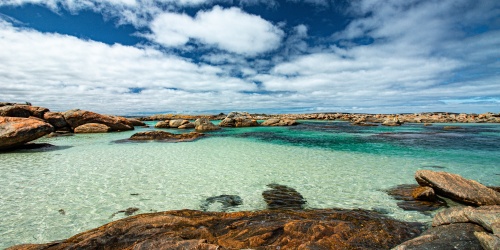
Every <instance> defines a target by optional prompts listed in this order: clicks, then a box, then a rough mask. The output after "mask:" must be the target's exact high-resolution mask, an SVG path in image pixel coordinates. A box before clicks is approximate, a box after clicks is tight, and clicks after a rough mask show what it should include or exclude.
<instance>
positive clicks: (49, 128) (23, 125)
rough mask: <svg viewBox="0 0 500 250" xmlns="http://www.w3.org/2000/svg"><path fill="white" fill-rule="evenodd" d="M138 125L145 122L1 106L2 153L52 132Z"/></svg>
mask: <svg viewBox="0 0 500 250" xmlns="http://www.w3.org/2000/svg"><path fill="white" fill-rule="evenodd" d="M135 124H144V123H142V122H140V121H134V120H129V119H126V118H124V117H119V116H110V115H101V114H98V113H94V112H90V111H85V110H79V109H75V110H69V111H66V112H50V110H49V109H47V108H44V107H36V106H31V105H28V104H15V103H0V127H1V128H2V129H1V130H0V150H6V149H12V148H13V147H17V146H20V145H23V144H25V143H27V142H30V141H33V140H36V139H38V138H40V137H42V136H44V135H47V134H50V133H51V132H58V133H54V134H52V135H57V134H64V133H67V132H74V133H105V132H111V131H124V130H133V129H134V125H135Z"/></svg>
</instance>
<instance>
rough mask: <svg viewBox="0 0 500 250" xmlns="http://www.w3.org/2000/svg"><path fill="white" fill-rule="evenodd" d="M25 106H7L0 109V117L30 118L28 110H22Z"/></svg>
mask: <svg viewBox="0 0 500 250" xmlns="http://www.w3.org/2000/svg"><path fill="white" fill-rule="evenodd" d="M24 106H25V105H22V106H20V105H9V106H3V107H0V116H8V117H24V118H28V117H30V116H31V114H30V112H29V110H27V109H25V108H24Z"/></svg>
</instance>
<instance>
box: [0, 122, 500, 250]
mask: <svg viewBox="0 0 500 250" xmlns="http://www.w3.org/2000/svg"><path fill="white" fill-rule="evenodd" d="M299 122H300V124H299V125H297V126H291V127H252V128H223V129H222V130H219V131H215V132H208V133H206V134H207V136H206V137H205V138H201V139H199V140H196V141H193V142H180V143H166V142H143V143H136V142H133V143H132V142H123V141H122V140H123V139H127V138H129V137H130V136H131V135H132V134H134V133H136V132H141V131H148V130H155V128H153V126H154V124H155V122H148V124H149V125H150V126H151V127H150V128H142V127H136V130H134V131H127V132H117V133H107V134H76V135H74V136H67V137H56V138H41V139H39V140H37V141H36V142H38V143H50V144H52V145H54V147H51V148H41V149H32V150H19V151H13V152H6V153H0V183H1V185H0V191H1V192H0V248H5V247H8V246H12V245H16V244H22V243H44V242H50V241H54V240H60V239H65V238H68V237H70V236H72V235H74V234H77V233H79V232H82V231H85V230H88V229H92V228H95V227H98V226H101V225H102V224H105V223H108V222H110V221H112V220H117V219H120V218H123V217H125V216H126V215H125V214H124V213H117V212H118V211H123V210H125V209H127V208H131V207H134V208H138V209H139V210H138V211H137V213H148V212H155V211H165V210H178V209H201V208H202V207H203V204H204V203H206V202H205V200H206V199H207V198H209V197H214V196H219V195H224V194H225V195H237V196H239V197H240V198H241V199H242V200H243V204H242V205H240V206H237V207H234V208H230V209H229V210H228V211H240V210H262V209H265V208H266V203H265V202H264V200H263V198H262V192H263V191H265V190H267V189H268V187H267V185H268V184H272V183H276V184H282V185H286V186H289V187H292V188H294V189H296V190H297V191H298V192H299V193H301V194H302V196H303V197H304V198H305V199H306V200H307V204H306V208H310V209H312V208H347V209H351V208H362V209H374V210H378V211H385V213H387V215H388V216H391V217H393V218H396V219H399V220H405V221H418V222H424V223H425V222H429V221H431V219H432V213H428V214H423V213H420V212H414V211H404V210H402V209H400V208H399V207H398V206H397V204H396V203H397V201H396V200H394V199H393V198H392V197H390V196H389V195H387V194H386V192H385V190H387V189H389V188H391V187H394V186H397V185H400V184H415V183H416V182H415V179H414V174H415V172H416V171H417V170H419V169H431V170H435V171H447V172H451V173H456V174H460V175H462V176H463V177H465V178H468V179H473V180H476V181H479V182H481V183H483V184H485V185H493V186H500V164H499V162H500V150H499V149H500V124H433V125H432V126H424V125H423V124H404V125H403V126H400V127H384V126H377V127H360V126H352V125H350V124H349V123H347V122H338V121H299ZM449 125H453V126H459V127H460V129H453V130H445V129H444V127H445V126H449ZM159 130H164V131H168V132H172V133H183V132H190V131H192V130H175V129H159ZM223 209H224V208H223V207H221V206H219V205H218V204H212V205H210V206H209V207H208V210H210V211H221V210H223Z"/></svg>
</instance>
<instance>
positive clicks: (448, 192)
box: [415, 170, 500, 206]
mask: <svg viewBox="0 0 500 250" xmlns="http://www.w3.org/2000/svg"><path fill="white" fill-rule="evenodd" d="M415 179H416V180H417V182H418V184H420V186H428V187H431V188H433V189H434V191H435V192H436V194H438V195H440V196H443V197H447V198H450V199H452V200H455V201H457V202H461V203H464V204H467V205H474V206H484V205H500V193H498V192H496V191H494V190H493V189H490V188H488V187H486V186H484V185H482V184H481V183H479V182H477V181H473V180H468V179H465V178H463V177H462V176H460V175H457V174H452V173H447V172H435V171H432V170H419V171H417V172H416V173H415Z"/></svg>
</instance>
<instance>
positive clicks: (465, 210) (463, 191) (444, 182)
mask: <svg viewBox="0 0 500 250" xmlns="http://www.w3.org/2000/svg"><path fill="white" fill-rule="evenodd" d="M415 179H416V180H417V182H418V183H419V184H420V185H421V186H422V187H419V188H415V189H414V195H415V198H417V199H426V200H428V199H434V198H433V195H432V191H431V190H433V191H434V192H435V194H436V195H438V196H442V197H446V198H449V199H452V200H454V201H456V202H458V203H461V204H465V205H469V206H457V207H451V208H447V209H445V210H441V211H440V212H438V213H437V214H436V215H435V216H434V219H433V221H432V228H430V229H428V230H427V231H425V232H424V233H423V234H422V235H420V236H419V237H417V238H415V239H412V240H409V241H406V242H404V243H402V244H400V245H399V246H397V247H396V248H394V249H397V250H404V249H408V250H409V249H487V250H494V249H500V193H498V192H496V191H495V190H493V189H491V188H488V187H486V186H484V185H482V184H480V183H478V182H476V181H473V180H468V179H465V178H463V177H461V176H459V175H456V174H451V173H446V172H435V171H431V170H419V171H417V172H416V174H415ZM470 205H472V206H470ZM473 206H474V207H473Z"/></svg>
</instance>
